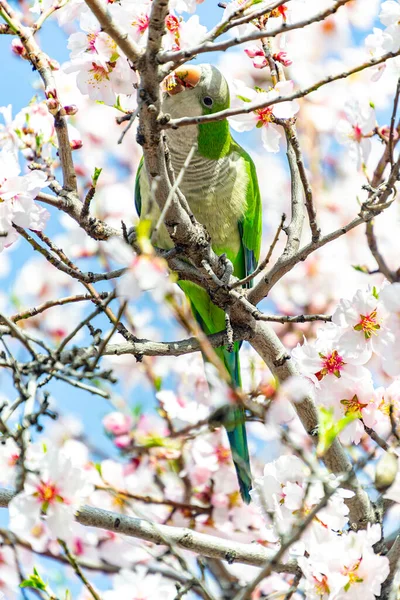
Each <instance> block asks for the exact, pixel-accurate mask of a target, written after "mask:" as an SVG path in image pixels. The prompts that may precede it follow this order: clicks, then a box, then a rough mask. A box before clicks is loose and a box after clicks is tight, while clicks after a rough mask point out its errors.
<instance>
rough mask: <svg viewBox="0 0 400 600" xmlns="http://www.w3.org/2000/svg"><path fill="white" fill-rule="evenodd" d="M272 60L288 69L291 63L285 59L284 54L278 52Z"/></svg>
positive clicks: (285, 55) (285, 54) (288, 59)
mask: <svg viewBox="0 0 400 600" xmlns="http://www.w3.org/2000/svg"><path fill="white" fill-rule="evenodd" d="M272 58H273V59H274V60H276V62H280V63H281V64H282V65H283V66H284V67H290V65H291V64H292V62H293V61H291V60H290V58H288V57H287V53H286V52H278V53H277V54H274V55H273V56H272Z"/></svg>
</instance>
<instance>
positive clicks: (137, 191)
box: [135, 156, 144, 217]
mask: <svg viewBox="0 0 400 600" xmlns="http://www.w3.org/2000/svg"><path fill="white" fill-rule="evenodd" d="M143 166H144V160H143V156H142V158H141V159H140V161H139V164H138V168H137V171H136V179H135V206H136V212H137V214H138V215H139V217H140V213H141V212H142V196H141V193H140V174H141V172H142V169H143Z"/></svg>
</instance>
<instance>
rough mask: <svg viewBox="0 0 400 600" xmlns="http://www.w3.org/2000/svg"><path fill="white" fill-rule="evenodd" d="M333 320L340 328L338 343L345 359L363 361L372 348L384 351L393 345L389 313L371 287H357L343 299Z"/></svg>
mask: <svg viewBox="0 0 400 600" xmlns="http://www.w3.org/2000/svg"><path fill="white" fill-rule="evenodd" d="M332 321H333V322H334V323H335V324H336V325H338V326H340V327H342V328H343V333H342V334H341V336H340V338H339V343H340V344H341V346H342V348H343V356H344V358H345V359H346V357H347V358H353V359H357V358H360V357H364V358H365V362H366V361H367V360H368V359H369V358H370V356H371V355H372V352H375V353H376V354H379V355H383V354H384V353H385V352H386V350H387V347H388V346H391V345H393V342H394V333H393V331H392V329H391V320H390V317H389V313H388V311H387V309H386V308H385V306H384V304H383V302H382V301H381V300H379V295H378V293H377V291H376V290H374V289H372V288H368V289H367V290H358V291H357V293H356V294H355V296H354V297H353V298H352V299H351V300H347V299H342V300H341V301H340V302H339V305H338V307H337V309H336V310H335V312H334V313H333V315H332Z"/></svg>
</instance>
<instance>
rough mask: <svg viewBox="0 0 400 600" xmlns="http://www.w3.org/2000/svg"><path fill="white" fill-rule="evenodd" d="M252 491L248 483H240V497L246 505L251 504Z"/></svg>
mask: <svg viewBox="0 0 400 600" xmlns="http://www.w3.org/2000/svg"><path fill="white" fill-rule="evenodd" d="M250 491H251V486H250V485H248V484H247V483H244V482H243V481H241V482H240V495H241V497H242V500H243V502H244V503H245V504H250V502H251V495H250Z"/></svg>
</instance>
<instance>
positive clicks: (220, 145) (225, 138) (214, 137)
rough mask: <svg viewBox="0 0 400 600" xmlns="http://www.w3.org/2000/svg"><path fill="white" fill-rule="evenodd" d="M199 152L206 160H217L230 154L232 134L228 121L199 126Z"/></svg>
mask: <svg viewBox="0 0 400 600" xmlns="http://www.w3.org/2000/svg"><path fill="white" fill-rule="evenodd" d="M197 142H198V152H199V154H201V155H202V156H204V157H206V158H211V159H214V160H217V159H219V158H223V157H224V156H226V155H227V154H228V153H229V152H230V147H231V134H230V131H229V125H228V121H227V120H226V119H224V120H223V121H215V122H212V123H201V124H200V125H198V136H197Z"/></svg>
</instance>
